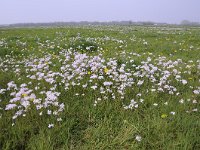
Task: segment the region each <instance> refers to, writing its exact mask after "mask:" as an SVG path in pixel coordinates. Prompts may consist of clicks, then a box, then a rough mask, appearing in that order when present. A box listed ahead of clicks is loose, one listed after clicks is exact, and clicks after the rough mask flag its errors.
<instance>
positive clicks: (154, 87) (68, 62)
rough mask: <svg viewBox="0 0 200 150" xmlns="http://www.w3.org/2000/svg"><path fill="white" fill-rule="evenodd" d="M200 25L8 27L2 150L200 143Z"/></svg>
mask: <svg viewBox="0 0 200 150" xmlns="http://www.w3.org/2000/svg"><path fill="white" fill-rule="evenodd" d="M199 106H200V28H198V27H180V26H161V27H159V26H67V27H54V28H53V27H52V28H51V27H49V28H47V27H40V28H39V27H38V28H1V29H0V149H2V150H24V149H30V150H67V149H80V150H85V149H102V150H104V149H131V150H132V149H133V150H140V149H141V150H143V149H145V150H150V149H155V150H176V149H178V150H198V149H200V115H199V114H200V113H199Z"/></svg>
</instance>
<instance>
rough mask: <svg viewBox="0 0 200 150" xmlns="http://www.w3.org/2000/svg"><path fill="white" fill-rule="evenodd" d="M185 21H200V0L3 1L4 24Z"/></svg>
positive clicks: (0, 12)
mask: <svg viewBox="0 0 200 150" xmlns="http://www.w3.org/2000/svg"><path fill="white" fill-rule="evenodd" d="M184 19H186V20H190V21H197V22H200V0H0V24H10V23H23V22H54V21H66V22H67V21H122V20H132V21H155V22H167V23H180V22H181V21H182V20H184Z"/></svg>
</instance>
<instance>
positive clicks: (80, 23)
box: [0, 20, 200, 27]
mask: <svg viewBox="0 0 200 150" xmlns="http://www.w3.org/2000/svg"><path fill="white" fill-rule="evenodd" d="M76 25H77V26H78V25H139V26H140V25H141V26H166V25H181V26H200V23H198V22H190V21H188V20H183V21H182V22H181V23H180V24H167V23H156V22H152V21H139V22H133V21H109V22H99V21H94V22H89V21H80V22H50V23H16V24H9V25H0V27H41V26H44V27H54V26H76Z"/></svg>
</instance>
